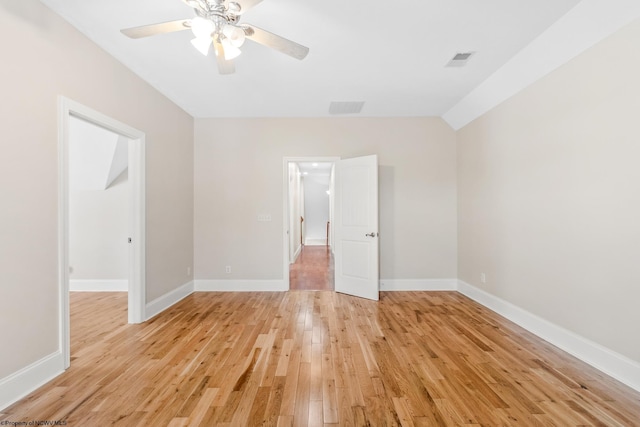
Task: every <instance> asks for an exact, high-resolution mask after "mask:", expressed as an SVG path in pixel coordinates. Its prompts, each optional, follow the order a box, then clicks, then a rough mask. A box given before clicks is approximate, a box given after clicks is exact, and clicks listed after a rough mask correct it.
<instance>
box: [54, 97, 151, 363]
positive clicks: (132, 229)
mask: <svg viewBox="0 0 640 427" xmlns="http://www.w3.org/2000/svg"><path fill="white" fill-rule="evenodd" d="M58 129H59V133H58V145H59V176H60V180H59V203H58V206H59V215H58V221H59V222H58V242H59V243H58V245H59V246H58V253H59V258H58V269H59V288H60V311H59V312H60V349H61V352H62V353H63V356H64V360H65V369H66V368H68V367H69V366H70V362H71V352H70V309H69V304H70V303H69V291H70V290H71V289H78V290H79V289H81V288H84V289H85V290H94V291H95V290H116V291H127V293H128V298H127V300H128V302H127V308H128V309H127V317H128V319H127V320H128V322H129V323H140V322H142V321H144V318H145V313H144V308H145V303H144V294H145V281H144V265H145V262H144V249H145V237H144V236H145V233H144V231H145V230H144V229H145V227H144V223H145V222H144V217H145V215H144V146H145V144H144V140H145V135H144V133H143V132H141V131H138V130H136V129H134V128H132V127H130V126H128V125H125V124H123V123H120V122H118V121H116V120H114V119H112V118H110V117H107V116H105V115H103V114H101V113H99V112H97V111H94V110H92V109H90V108H88V107H85V106H83V105H81V104H79V103H77V102H75V101H72V100H69V99H67V98H64V97H60V99H59V117H58ZM100 187H103V188H102V190H105V189H108V188H110V189H111V191H110V192H109V194H107V193H106V192H104V191H103V194H100V192H101V191H102V190H100ZM86 190H89V193H85V194H80V193H81V192H83V191H86ZM122 204H123V205H124V207H121V206H118V205H122ZM100 206H103V207H104V208H103V209H102V210H108V209H113V212H111V214H112V216H111V218H109V222H108V225H107V223H105V222H104V220H105V217H104V215H105V214H108V213H107V212H100V213H101V214H102V215H103V218H102V221H103V228H108V229H106V230H105V229H101V227H95V221H96V217H95V216H93V217H92V218H79V217H81V216H82V213H83V212H84V213H85V214H86V213H87V212H90V211H92V210H93V212H94V213H96V212H97V211H96V208H98V211H100V210H101V209H99V207H100ZM107 206H108V208H107ZM119 209H124V210H125V211H124V212H123V211H119V212H118V210H119ZM118 216H119V217H120V218H119V219H117V218H116V217H118ZM70 218H71V219H73V220H74V222H73V223H71V222H70ZM111 220H113V221H111ZM91 221H94V224H93V226H92V224H91ZM116 228H117V229H118V230H117V231H116V230H115V229H116ZM110 234H117V235H119V238H120V239H122V240H124V241H123V242H121V241H117V240H113V239H111V238H110V237H111V236H109V238H108V239H107V238H106V237H104V236H105V235H110ZM99 235H102V236H103V238H104V239H105V240H100V239H101V237H100V236H99ZM98 241H99V243H96V242H98ZM91 245H93V250H94V251H99V252H100V254H99V255H100V256H101V258H100V259H99V260H96V258H95V257H93V258H92V257H87V256H86V255H87V253H86V252H87V248H88V247H90V246H91ZM96 245H97V246H96ZM97 248H99V250H98V249H97ZM94 255H95V254H94ZM109 258H111V259H110V260H109ZM72 262H73V264H72ZM91 275H97V276H102V277H95V278H92V279H87V278H88V277H89V276H91ZM72 278H73V279H74V280H73V286H72V283H71V279H72ZM95 279H104V280H95Z"/></svg>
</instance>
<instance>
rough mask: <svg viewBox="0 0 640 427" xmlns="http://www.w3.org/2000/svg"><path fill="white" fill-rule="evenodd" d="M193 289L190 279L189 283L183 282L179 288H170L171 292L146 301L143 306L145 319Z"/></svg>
mask: <svg viewBox="0 0 640 427" xmlns="http://www.w3.org/2000/svg"><path fill="white" fill-rule="evenodd" d="M193 290H194V282H193V281H191V282H189V283H185V284H184V285H182V286H180V287H179V288H176V289H174V290H172V291H171V292H168V293H166V294H164V295H162V296H161V297H159V298H156V299H154V300H153V301H151V302H150V303H148V304H147V305H146V307H145V313H146V315H147V318H146V320H149V319H151V318H152V317H154V316H157V315H158V314H160V313H162V312H163V311H164V310H166V309H167V308H169V307H171V306H172V305H174V304H176V303H177V302H179V301H181V300H183V299H185V298H186V297H188V296H189V295H191V294H192V293H193Z"/></svg>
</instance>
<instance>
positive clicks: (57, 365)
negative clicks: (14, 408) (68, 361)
mask: <svg viewBox="0 0 640 427" xmlns="http://www.w3.org/2000/svg"><path fill="white" fill-rule="evenodd" d="M63 359H64V358H63V357H62V353H61V352H60V351H57V352H55V353H52V354H50V355H49V356H46V357H44V358H42V359H40V360H38V361H37V362H35V363H32V364H31V365H29V366H27V367H25V368H22V369H20V370H19V371H18V372H15V373H13V374H11V375H9V376H8V377H5V378H2V379H0V411H2V410H3V409H4V408H6V407H8V406H9V405H12V404H13V403H15V402H17V401H18V400H20V399H22V398H23V397H25V396H26V395H28V394H29V393H31V392H32V391H34V390H36V389H37V388H39V387H42V386H43V385H44V384H46V383H48V382H49V381H51V380H52V379H53V378H55V377H57V376H58V375H60V374H61V373H63V372H64V360H63Z"/></svg>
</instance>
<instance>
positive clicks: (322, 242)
mask: <svg viewBox="0 0 640 427" xmlns="http://www.w3.org/2000/svg"><path fill="white" fill-rule="evenodd" d="M304 244H305V245H306V246H327V239H326V238H324V239H311V238H309V237H307V238H306V239H305V241H304Z"/></svg>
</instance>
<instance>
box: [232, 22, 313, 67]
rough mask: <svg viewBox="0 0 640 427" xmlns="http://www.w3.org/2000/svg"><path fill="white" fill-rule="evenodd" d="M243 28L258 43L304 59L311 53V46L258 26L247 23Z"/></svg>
mask: <svg viewBox="0 0 640 427" xmlns="http://www.w3.org/2000/svg"><path fill="white" fill-rule="evenodd" d="M242 29H243V30H244V33H245V34H246V36H247V38H248V39H250V40H253V41H254V42H256V43H260V44H261V45H264V46H267V47H270V48H272V49H275V50H278V51H280V52H282V53H284V54H287V55H289V56H291V57H293V58H296V59H304V57H305V56H307V54H308V53H309V48H308V47H306V46H302V45H301V44H298V43H296V42H294V41H291V40H288V39H285V38H284V37H280V36H278V35H276V34H273V33H270V32H269V31H266V30H263V29H261V28H258V27H256V26H255V25H251V24H245V25H242Z"/></svg>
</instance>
